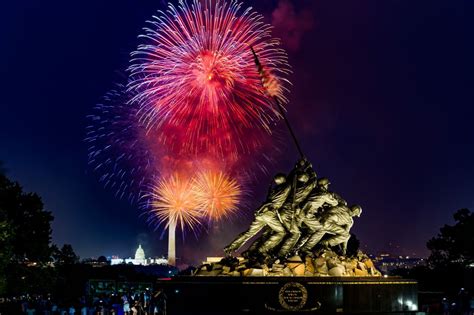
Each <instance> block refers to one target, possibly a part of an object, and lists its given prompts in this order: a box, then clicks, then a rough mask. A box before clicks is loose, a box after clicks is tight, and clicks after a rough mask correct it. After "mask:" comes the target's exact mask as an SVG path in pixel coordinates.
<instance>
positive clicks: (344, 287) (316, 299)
mask: <svg viewBox="0 0 474 315" xmlns="http://www.w3.org/2000/svg"><path fill="white" fill-rule="evenodd" d="M158 287H161V288H163V289H164V291H165V293H166V296H167V313H168V315H173V314H212V313H215V314H217V313H219V314H249V313H250V314H285V313H288V314H289V313H292V314H295V313H300V314H303V313H308V314H415V313H416V312H417V308H418V292H417V282H416V281H413V280H405V279H401V278H395V277H388V278H384V277H378V278H374V277H212V276H189V277H188V276H186V277H184V276H178V277H174V278H169V279H160V280H159V281H158Z"/></svg>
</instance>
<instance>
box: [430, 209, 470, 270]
mask: <svg viewBox="0 0 474 315" xmlns="http://www.w3.org/2000/svg"><path fill="white" fill-rule="evenodd" d="M453 217H454V220H455V221H456V223H455V224H454V225H445V226H444V227H442V228H441V229H440V232H439V234H438V235H437V236H436V237H433V238H432V239H431V240H429V241H428V243H427V247H428V249H429V250H431V255H430V257H429V259H428V261H429V263H430V265H431V266H432V267H435V268H437V267H440V268H443V267H445V266H447V265H452V264H459V265H461V266H467V265H468V264H470V263H473V262H474V213H471V212H470V211H469V210H468V209H461V210H458V211H457V212H456V213H454V215H453Z"/></svg>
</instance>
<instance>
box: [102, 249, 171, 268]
mask: <svg viewBox="0 0 474 315" xmlns="http://www.w3.org/2000/svg"><path fill="white" fill-rule="evenodd" d="M110 264H111V265H120V264H132V265H142V266H147V265H167V264H168V259H166V258H164V257H162V258H146V256H145V251H144V250H143V248H142V245H141V244H140V245H138V248H137V250H136V251H135V258H131V257H130V258H125V259H122V258H120V257H116V256H114V257H112V259H111V260H110Z"/></svg>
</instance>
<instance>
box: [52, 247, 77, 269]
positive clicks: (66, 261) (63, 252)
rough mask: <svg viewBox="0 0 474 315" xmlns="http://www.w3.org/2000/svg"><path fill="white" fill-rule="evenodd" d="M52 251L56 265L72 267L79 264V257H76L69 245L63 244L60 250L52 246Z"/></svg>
mask: <svg viewBox="0 0 474 315" xmlns="http://www.w3.org/2000/svg"><path fill="white" fill-rule="evenodd" d="M52 249H53V258H54V261H55V263H56V264H57V265H74V264H77V263H78V262H79V256H77V255H76V253H75V252H74V249H73V248H72V246H71V245H70V244H64V245H63V247H62V248H61V249H59V248H58V247H57V246H56V245H53V246H52Z"/></svg>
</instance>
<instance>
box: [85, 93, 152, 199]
mask: <svg viewBox="0 0 474 315" xmlns="http://www.w3.org/2000/svg"><path fill="white" fill-rule="evenodd" d="M128 99H129V96H128V94H127V93H126V92H125V87H124V86H123V85H121V84H118V85H117V87H116V88H115V89H113V90H111V91H110V92H108V93H107V94H106V95H105V96H104V99H103V102H102V103H101V104H98V105H96V106H95V108H94V111H93V114H91V115H89V116H87V118H88V121H89V123H90V124H89V125H88V126H87V127H86V133H87V135H86V138H85V141H86V143H87V144H88V145H89V148H88V163H89V165H90V166H91V167H92V169H93V171H94V172H95V173H96V174H97V175H98V177H99V181H100V182H102V183H103V184H104V186H105V187H106V188H110V189H111V190H113V191H115V195H116V196H117V197H119V198H127V199H128V200H130V201H131V202H132V203H133V202H134V201H136V200H138V198H139V196H140V195H141V194H142V193H143V191H145V189H146V187H147V185H148V182H147V178H148V176H147V175H148V174H149V173H155V174H156V173H157V170H156V167H155V166H156V162H155V160H156V152H157V150H154V152H152V150H153V148H152V146H151V143H148V142H147V138H146V135H145V131H144V130H142V129H143V128H141V126H140V125H139V124H137V122H136V111H137V108H136V106H129V105H127V101H128Z"/></svg>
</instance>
